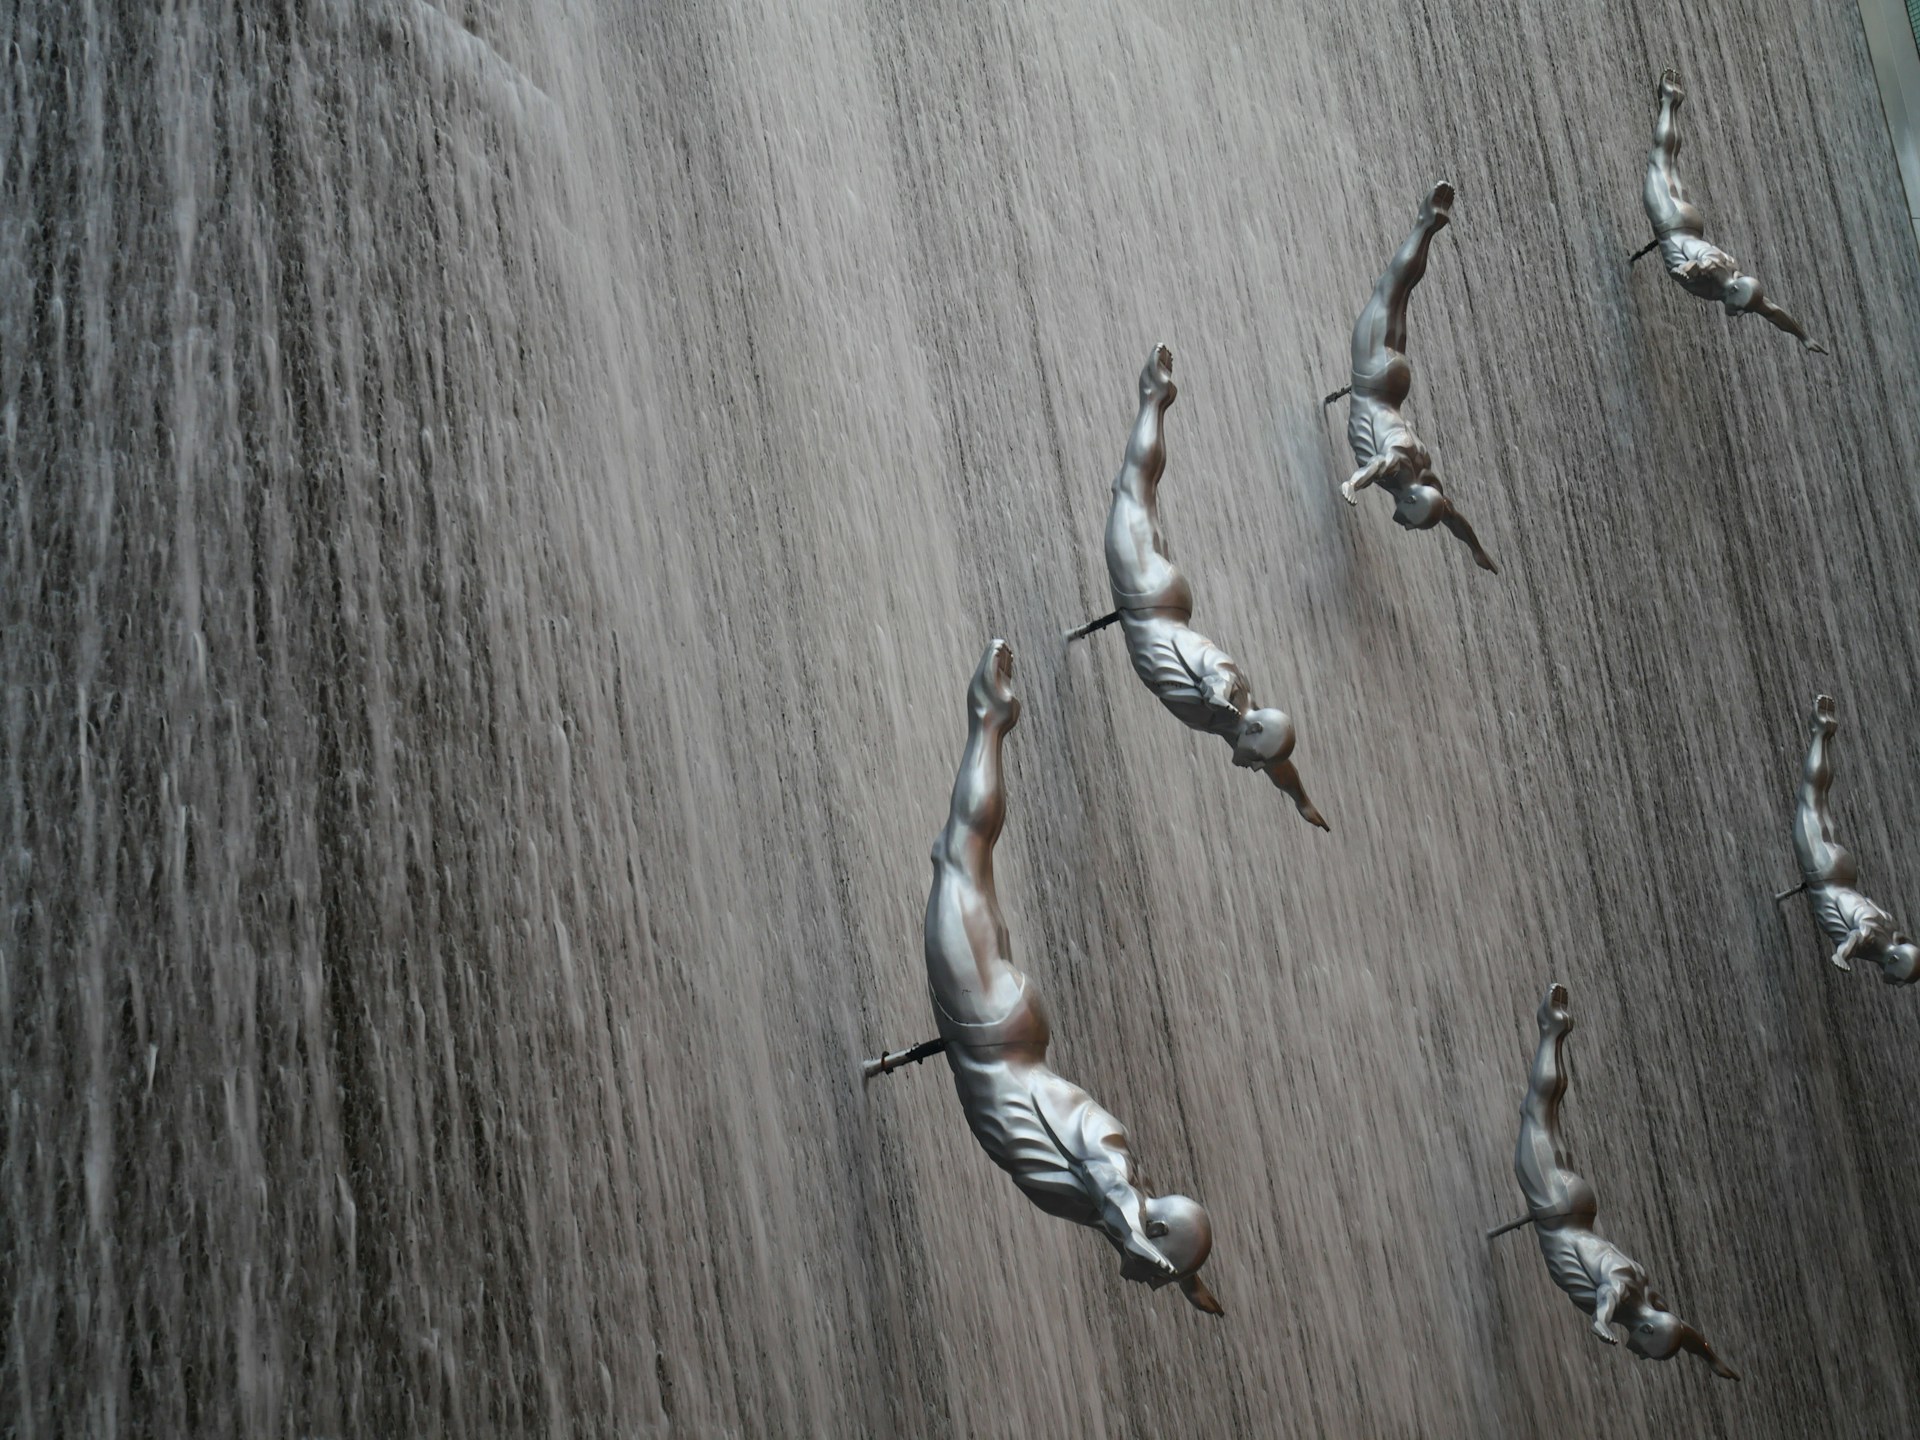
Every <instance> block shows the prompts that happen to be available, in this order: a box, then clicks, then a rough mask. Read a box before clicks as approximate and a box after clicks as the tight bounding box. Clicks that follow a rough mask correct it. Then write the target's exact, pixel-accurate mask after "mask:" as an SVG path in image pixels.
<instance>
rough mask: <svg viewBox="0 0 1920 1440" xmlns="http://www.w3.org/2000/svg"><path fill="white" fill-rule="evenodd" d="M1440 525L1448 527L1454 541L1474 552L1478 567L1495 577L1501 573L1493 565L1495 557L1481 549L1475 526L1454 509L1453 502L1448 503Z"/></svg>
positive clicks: (1474, 561) (1497, 567)
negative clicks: (1474, 530)
mask: <svg viewBox="0 0 1920 1440" xmlns="http://www.w3.org/2000/svg"><path fill="white" fill-rule="evenodd" d="M1440 523H1441V524H1442V525H1444V526H1446V527H1447V531H1448V533H1449V534H1451V535H1452V536H1453V538H1454V539H1456V540H1458V541H1460V542H1461V543H1462V544H1464V545H1465V546H1466V547H1467V548H1468V549H1469V550H1471V551H1473V563H1474V564H1476V565H1478V566H1479V567H1480V568H1481V569H1482V570H1490V571H1492V572H1493V573H1494V574H1495V575H1498V574H1499V573H1500V567H1499V566H1498V565H1496V564H1494V563H1493V557H1492V556H1491V555H1489V554H1487V552H1486V551H1485V550H1482V549H1481V548H1480V537H1479V536H1477V535H1475V534H1474V533H1473V526H1471V525H1469V524H1468V523H1467V517H1466V516H1464V515H1462V514H1461V513H1460V512H1459V511H1458V510H1456V509H1454V508H1453V503H1452V502H1451V501H1449V502H1448V503H1447V508H1446V510H1445V511H1444V512H1442V514H1441V516H1440Z"/></svg>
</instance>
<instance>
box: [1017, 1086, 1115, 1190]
mask: <svg viewBox="0 0 1920 1440" xmlns="http://www.w3.org/2000/svg"><path fill="white" fill-rule="evenodd" d="M1028 1088H1029V1089H1030V1091H1031V1092H1032V1094H1033V1100H1034V1104H1035V1105H1037V1106H1038V1107H1039V1109H1040V1113H1041V1114H1042V1115H1043V1116H1044V1117H1045V1118H1046V1122H1047V1128H1048V1129H1050V1130H1051V1131H1052V1132H1053V1133H1054V1134H1055V1135H1056V1136H1058V1137H1059V1140H1060V1144H1061V1146H1062V1148H1063V1149H1064V1150H1065V1151H1066V1152H1067V1153H1068V1155H1069V1157H1070V1158H1072V1159H1073V1160H1076V1161H1078V1162H1080V1163H1082V1164H1089V1163H1093V1162H1096V1161H1098V1162H1103V1163H1105V1164H1107V1165H1109V1166H1111V1167H1113V1168H1114V1169H1116V1170H1118V1171H1119V1172H1120V1178H1121V1179H1123V1180H1124V1179H1126V1178H1127V1175H1128V1171H1129V1169H1130V1168H1131V1165H1132V1154H1133V1152H1132V1151H1131V1150H1130V1149H1129V1148H1128V1145H1127V1127H1126V1126H1124V1125H1122V1124H1121V1123H1120V1122H1119V1120H1117V1119H1116V1118H1115V1117H1114V1116H1113V1114H1112V1113H1111V1112H1110V1111H1108V1110H1107V1108H1106V1107H1105V1106H1103V1105H1102V1104H1101V1103H1100V1102H1099V1101H1098V1100H1095V1099H1094V1098H1093V1096H1091V1095H1089V1094H1088V1093H1087V1092H1086V1091H1085V1090H1084V1089H1082V1088H1081V1087H1080V1086H1078V1085H1076V1084H1074V1083H1073V1081H1071V1080H1069V1079H1067V1078H1066V1077H1065V1076H1064V1075H1060V1074H1058V1073H1057V1072H1055V1071H1053V1070H1050V1069H1048V1068H1047V1067H1046V1066H1044V1065H1042V1066H1036V1067H1034V1069H1033V1071H1032V1072H1031V1073H1030V1075H1029V1077H1028Z"/></svg>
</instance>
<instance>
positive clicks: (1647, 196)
mask: <svg viewBox="0 0 1920 1440" xmlns="http://www.w3.org/2000/svg"><path fill="white" fill-rule="evenodd" d="M1686 98H1687V97H1686V92H1685V91H1684V90H1682V89H1681V88H1680V76H1679V74H1678V73H1677V72H1675V71H1672V70H1667V71H1664V72H1663V73H1662V74H1661V76H1660V113H1659V115H1658V116H1657V117H1656V118H1655V120H1654V122H1653V148H1652V149H1651V150H1650V151H1648V153H1647V182H1646V187H1645V189H1644V190H1643V191H1642V193H1641V199H1642V201H1643V202H1644V203H1645V205H1646V207H1647V219H1648V221H1649V222H1651V224H1652V225H1653V228H1654V231H1655V233H1656V234H1665V233H1667V232H1668V231H1670V230H1674V229H1690V230H1694V231H1696V232H1697V231H1698V229H1699V224H1698V215H1697V213H1694V214H1689V213H1687V212H1690V211H1691V210H1692V207H1691V206H1688V205H1687V196H1686V192H1685V191H1684V190H1682V189H1681V188H1680V174H1679V171H1678V170H1677V169H1676V168H1675V162H1676V161H1677V160H1678V159H1679V158H1680V126H1679V122H1678V120H1677V118H1676V115H1675V112H1676V111H1678V110H1679V108H1680V103H1681V102H1682V101H1683V100H1685V99H1686ZM1682 207H1685V210H1684V211H1683V208H1682ZM1690 221H1691V222H1692V223H1688V222H1690ZM1658 243H1659V242H1658V241H1656V242H1655V244H1656V245H1657V244H1658ZM1649 248H1652V247H1649ZM1642 253H1643V254H1644V253H1645V252H1644V251H1643V252H1642ZM1635 258H1636V259H1637V258H1638V257H1637V256H1636V257H1635Z"/></svg>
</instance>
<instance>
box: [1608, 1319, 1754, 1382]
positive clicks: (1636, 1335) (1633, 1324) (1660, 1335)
mask: <svg viewBox="0 0 1920 1440" xmlns="http://www.w3.org/2000/svg"><path fill="white" fill-rule="evenodd" d="M1619 1318H1620V1320H1621V1322H1622V1323H1623V1324H1624V1325H1625V1326H1626V1331H1627V1349H1629V1350H1631V1351H1632V1352H1633V1353H1634V1354H1636V1355H1638V1356H1639V1357H1640V1358H1641V1359H1642V1360H1671V1359H1672V1358H1673V1357H1674V1356H1676V1355H1678V1354H1679V1353H1680V1352H1681V1351H1682V1350H1690V1351H1692V1352H1693V1353H1694V1354H1695V1355H1698V1356H1699V1357H1700V1358H1701V1359H1702V1360H1704V1361H1706V1362H1707V1363H1708V1364H1709V1365H1711V1366H1712V1367H1713V1373H1714V1374H1716V1375H1718V1376H1719V1377H1720V1378H1721V1379H1723V1380H1738V1379H1739V1378H1740V1376H1739V1375H1738V1373H1736V1372H1735V1370H1734V1368H1733V1367H1732V1366H1731V1365H1729V1364H1727V1362H1726V1361H1724V1360H1722V1359H1721V1358H1720V1357H1719V1355H1717V1354H1715V1353H1714V1349H1713V1346H1711V1345H1709V1344H1708V1343H1707V1337H1706V1336H1704V1335H1702V1334H1701V1333H1700V1332H1699V1331H1698V1330H1696V1329H1694V1328H1693V1326H1691V1325H1689V1324H1687V1322H1686V1321H1684V1320H1682V1319H1681V1318H1680V1317H1679V1316H1678V1315H1675V1314H1674V1313H1673V1312H1672V1311H1670V1310H1667V1309H1665V1308H1664V1307H1662V1306H1660V1305H1658V1304H1653V1305H1646V1306H1642V1307H1641V1308H1640V1312H1639V1313H1638V1314H1637V1315H1634V1316H1632V1317H1631V1318H1629V1317H1628V1316H1626V1315H1622V1316H1620V1317H1619Z"/></svg>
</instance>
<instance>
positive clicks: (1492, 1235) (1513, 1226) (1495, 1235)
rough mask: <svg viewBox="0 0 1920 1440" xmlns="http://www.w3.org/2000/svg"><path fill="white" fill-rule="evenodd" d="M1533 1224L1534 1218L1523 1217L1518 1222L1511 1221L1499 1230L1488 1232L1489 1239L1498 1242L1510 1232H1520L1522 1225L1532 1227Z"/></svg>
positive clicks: (1529, 1216)
mask: <svg viewBox="0 0 1920 1440" xmlns="http://www.w3.org/2000/svg"><path fill="white" fill-rule="evenodd" d="M1532 1223H1533V1216H1531V1215H1522V1216H1521V1217H1520V1218H1519V1219H1518V1220H1509V1221H1508V1222H1507V1223H1506V1224H1504V1225H1502V1226H1501V1227H1500V1228H1499V1229H1497V1230H1489V1231H1487V1239H1489V1240H1498V1239H1499V1238H1500V1237H1501V1236H1502V1235H1504V1234H1506V1233H1507V1232H1508V1231H1509V1230H1518V1229H1519V1228H1520V1227H1521V1226H1522V1225H1531V1224H1532Z"/></svg>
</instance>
